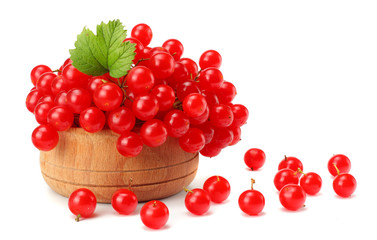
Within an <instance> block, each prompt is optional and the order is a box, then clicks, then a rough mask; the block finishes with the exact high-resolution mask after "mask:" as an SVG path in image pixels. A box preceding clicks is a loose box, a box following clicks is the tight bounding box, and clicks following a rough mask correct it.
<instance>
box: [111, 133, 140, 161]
mask: <svg viewBox="0 0 377 240" xmlns="http://www.w3.org/2000/svg"><path fill="white" fill-rule="evenodd" d="M116 147H117V150H118V152H119V153H120V154H122V155H123V156H125V157H135V156H137V155H139V153H140V152H141V150H143V141H142V139H141V137H140V135H138V134H136V133H134V132H125V133H123V134H122V135H120V136H119V138H118V140H117V145H116Z"/></svg>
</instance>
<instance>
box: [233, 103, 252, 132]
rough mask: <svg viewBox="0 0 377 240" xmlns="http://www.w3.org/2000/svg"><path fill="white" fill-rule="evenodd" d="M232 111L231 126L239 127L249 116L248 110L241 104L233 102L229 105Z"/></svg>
mask: <svg viewBox="0 0 377 240" xmlns="http://www.w3.org/2000/svg"><path fill="white" fill-rule="evenodd" d="M231 109H232V112H233V123H232V125H231V127H241V126H242V125H244V124H245V123H246V121H247V119H248V118H249V110H247V108H246V107H245V106H243V105H242V104H233V105H232V106H231Z"/></svg>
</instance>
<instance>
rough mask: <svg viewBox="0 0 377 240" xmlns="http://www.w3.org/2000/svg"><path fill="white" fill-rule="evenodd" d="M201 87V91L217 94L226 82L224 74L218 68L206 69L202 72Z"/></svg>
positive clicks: (199, 78) (200, 75) (200, 77)
mask: <svg viewBox="0 0 377 240" xmlns="http://www.w3.org/2000/svg"><path fill="white" fill-rule="evenodd" d="M198 81H199V87H200V89H201V90H205V91H209V92H216V91H217V90H218V89H219V88H220V87H221V85H222V84H223V82H224V78H223V74H222V73H221V71H220V70H219V69H217V68H213V67H210V68H206V69H204V70H203V71H201V72H200V74H199V77H198Z"/></svg>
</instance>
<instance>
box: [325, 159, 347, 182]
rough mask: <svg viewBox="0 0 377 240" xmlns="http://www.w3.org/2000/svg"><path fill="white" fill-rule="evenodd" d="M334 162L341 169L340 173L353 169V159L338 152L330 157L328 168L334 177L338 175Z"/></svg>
mask: <svg viewBox="0 0 377 240" xmlns="http://www.w3.org/2000/svg"><path fill="white" fill-rule="evenodd" d="M334 164H335V165H336V167H337V168H338V169H339V173H348V172H349V171H350V170H351V161H350V160H349V158H348V157H347V156H345V155H343V154H336V155H334V156H332V157H331V158H330V160H329V161H328V163H327V168H328V170H329V172H330V173H331V175H333V176H334V177H335V176H337V175H338V173H337V170H336V168H335V167H334Z"/></svg>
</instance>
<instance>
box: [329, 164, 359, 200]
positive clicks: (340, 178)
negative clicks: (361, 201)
mask: <svg viewBox="0 0 377 240" xmlns="http://www.w3.org/2000/svg"><path fill="white" fill-rule="evenodd" d="M334 168H335V170H336V171H337V176H336V177H335V179H334V181H333V189H334V191H335V193H336V194H338V195H339V196H341V197H344V198H347V197H350V196H351V195H352V194H353V193H354V192H355V190H356V186H357V183H356V179H355V177H354V176H352V175H351V174H349V173H341V172H340V170H339V169H338V167H337V165H336V164H334Z"/></svg>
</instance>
